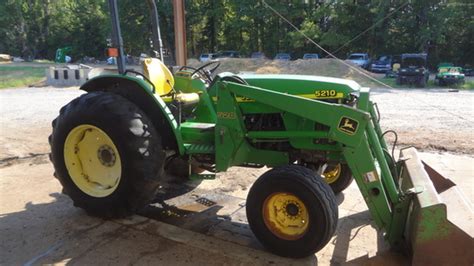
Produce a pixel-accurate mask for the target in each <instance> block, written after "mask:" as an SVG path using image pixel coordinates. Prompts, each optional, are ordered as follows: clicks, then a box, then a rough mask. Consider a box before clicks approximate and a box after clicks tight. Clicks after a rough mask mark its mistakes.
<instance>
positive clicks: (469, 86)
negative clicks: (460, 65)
mask: <svg viewBox="0 0 474 266" xmlns="http://www.w3.org/2000/svg"><path fill="white" fill-rule="evenodd" d="M461 88H462V89H465V90H474V80H467V81H466V83H464V84H463V85H462V86H461Z"/></svg>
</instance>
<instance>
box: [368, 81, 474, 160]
mask: <svg viewBox="0 0 474 266" xmlns="http://www.w3.org/2000/svg"><path fill="white" fill-rule="evenodd" d="M372 92H373V93H372V95H373V96H372V99H373V100H374V101H375V102H377V104H378V106H379V109H380V113H381V126H382V129H383V130H387V129H393V130H395V131H396V132H397V133H398V139H399V141H398V143H399V144H400V146H409V145H413V146H415V147H417V148H418V149H420V150H423V151H439V152H445V151H448V152H450V153H455V154H467V155H472V154H474V141H473V138H472V137H473V134H472V132H473V130H474V126H473V123H474V118H473V114H474V112H473V111H474V93H473V92H472V91H463V90H460V91H459V92H449V90H448V89H425V90H419V89H396V90H393V89H392V90H389V89H374V90H372ZM387 136H388V135H387ZM388 138H389V139H392V140H393V138H392V137H388Z"/></svg>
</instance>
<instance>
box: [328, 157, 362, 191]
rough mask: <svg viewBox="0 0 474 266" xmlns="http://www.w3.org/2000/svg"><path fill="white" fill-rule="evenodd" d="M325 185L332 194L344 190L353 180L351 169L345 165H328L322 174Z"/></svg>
mask: <svg viewBox="0 0 474 266" xmlns="http://www.w3.org/2000/svg"><path fill="white" fill-rule="evenodd" d="M322 177H323V179H324V181H326V183H328V185H329V186H330V187H331V189H332V191H333V192H334V194H339V193H341V192H342V191H343V190H345V189H346V188H347V187H349V185H350V184H351V183H352V181H353V180H354V177H353V176H352V172H351V169H350V168H349V166H348V165H347V164H342V163H338V164H329V165H328V166H327V168H326V170H325V171H324V173H323V174H322Z"/></svg>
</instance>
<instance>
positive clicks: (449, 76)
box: [435, 63, 464, 86]
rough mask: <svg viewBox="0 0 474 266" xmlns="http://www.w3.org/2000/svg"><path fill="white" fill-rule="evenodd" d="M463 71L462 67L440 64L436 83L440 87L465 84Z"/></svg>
mask: <svg viewBox="0 0 474 266" xmlns="http://www.w3.org/2000/svg"><path fill="white" fill-rule="evenodd" d="M461 71H462V68H461V67H456V66H454V65H453V64H450V63H442V64H439V66H438V73H437V74H436V76H435V83H436V84H437V85H439V86H446V85H456V84H464V74H462V73H461Z"/></svg>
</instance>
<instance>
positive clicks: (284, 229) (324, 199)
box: [246, 165, 338, 258]
mask: <svg viewBox="0 0 474 266" xmlns="http://www.w3.org/2000/svg"><path fill="white" fill-rule="evenodd" d="M246 211H247V219H248V222H249V225H250V228H251V229H252V231H253V233H254V234H255V236H256V237H257V239H258V240H259V241H260V242H261V243H262V244H263V245H264V246H265V247H266V248H268V249H269V250H270V251H272V252H274V253H276V254H277V255H280V256H285V257H293V258H301V257H306V256H309V255H311V254H314V253H315V252H317V251H319V250H320V249H322V248H323V247H324V246H325V245H326V244H327V243H328V241H329V240H330V239H331V237H332V236H333V234H334V232H335V230H336V227H337V219H338V210H337V204H336V200H335V196H334V193H333V192H332V190H331V188H330V187H329V186H328V185H327V184H326V183H325V182H324V180H323V179H322V178H321V177H319V176H316V175H315V173H314V172H313V171H311V170H310V169H308V168H305V167H303V166H298V165H288V166H282V167H277V168H274V169H272V170H269V171H268V172H266V173H264V174H263V175H262V176H261V177H260V178H259V179H258V180H257V181H256V182H255V183H254V185H253V186H252V188H251V189H250V191H249V194H248V197H247V205H246Z"/></svg>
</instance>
